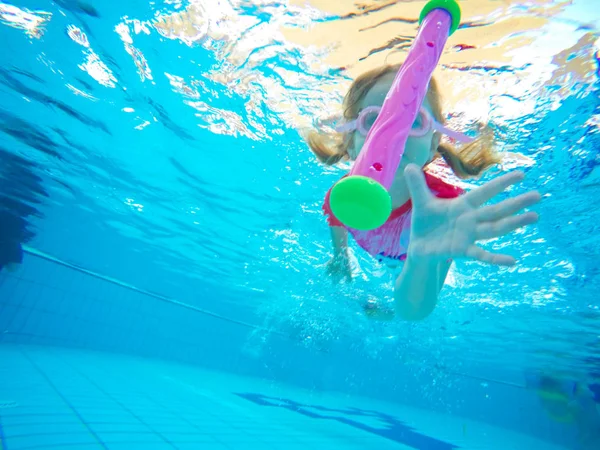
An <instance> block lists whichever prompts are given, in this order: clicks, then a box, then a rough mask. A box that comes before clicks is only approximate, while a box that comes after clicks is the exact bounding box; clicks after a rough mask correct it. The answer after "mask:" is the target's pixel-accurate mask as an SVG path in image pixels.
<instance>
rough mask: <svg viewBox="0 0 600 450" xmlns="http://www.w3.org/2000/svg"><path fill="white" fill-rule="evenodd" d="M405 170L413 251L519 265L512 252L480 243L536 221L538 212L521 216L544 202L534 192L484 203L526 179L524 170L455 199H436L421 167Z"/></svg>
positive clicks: (411, 253) (431, 255)
mask: <svg viewBox="0 0 600 450" xmlns="http://www.w3.org/2000/svg"><path fill="white" fill-rule="evenodd" d="M404 174H405V177H406V182H407V184H408V189H409V191H410V195H411V199H412V204H413V213H412V225H411V237H410V246H409V249H408V251H409V255H411V256H412V257H432V258H469V259H475V260H478V261H481V262H485V263H489V264H496V265H503V266H510V265H513V264H515V259H514V258H513V257H512V256H509V255H505V254H497V253H491V252H489V251H486V250H484V249H482V248H481V247H479V246H478V245H477V242H478V241H483V240H488V239H493V238H497V237H500V236H504V235H505V234H508V233H510V232H512V231H514V230H516V229H518V228H521V227H523V226H526V225H529V224H532V223H535V222H536V221H537V219H538V216H537V214H536V213H534V212H528V213H525V214H518V213H519V212H521V211H522V210H523V209H524V208H527V207H528V206H531V205H534V204H535V203H537V202H538V201H539V200H540V195H539V193H537V192H534V191H532V192H527V193H525V194H522V195H519V196H517V197H514V198H510V199H507V200H504V201H502V202H500V203H497V204H495V205H487V206H484V204H485V203H486V202H488V201H490V200H492V199H493V198H494V197H496V196H497V195H498V194H500V193H502V192H504V191H505V190H506V189H507V188H508V187H509V186H512V185H513V184H516V183H518V182H520V181H521V180H523V177H524V174H523V172H520V171H515V172H511V173H508V174H506V175H503V176H500V177H498V178H495V179H494V180H492V181H490V182H488V183H486V184H484V185H483V186H480V187H478V188H476V189H473V190H472V191H470V192H468V193H467V194H465V195H463V196H461V197H457V198H454V199H439V198H437V197H435V196H434V195H433V194H432V193H431V191H430V190H429V188H428V187H427V183H426V182H425V177H424V176H423V172H422V170H421V169H420V168H419V167H417V166H415V165H412V164H411V165H409V166H408V167H407V168H406V170H405V172H404ZM516 214H518V215H516Z"/></svg>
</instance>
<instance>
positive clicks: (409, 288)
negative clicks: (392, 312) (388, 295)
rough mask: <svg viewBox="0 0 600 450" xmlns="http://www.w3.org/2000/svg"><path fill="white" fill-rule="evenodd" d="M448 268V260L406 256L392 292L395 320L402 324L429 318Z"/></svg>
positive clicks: (449, 263)
mask: <svg viewBox="0 0 600 450" xmlns="http://www.w3.org/2000/svg"><path fill="white" fill-rule="evenodd" d="M451 264H452V263H451V261H450V260H440V259H439V258H433V257H430V256H411V255H410V253H409V255H408V257H407V259H406V262H405V263H404V267H403V268H402V272H401V273H400V276H398V278H397V280H396V289H395V291H394V299H395V304H396V313H397V314H398V316H399V317H401V318H402V319H404V320H421V319H424V318H425V317H427V316H428V315H429V314H431V312H432V311H433V310H434V308H435V305H436V303H437V300H438V296H439V294H440V291H441V290H442V287H443V286H444V282H445V281H446V276H447V275H448V270H450V265H451Z"/></svg>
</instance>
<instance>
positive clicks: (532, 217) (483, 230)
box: [475, 212, 538, 240]
mask: <svg viewBox="0 0 600 450" xmlns="http://www.w3.org/2000/svg"><path fill="white" fill-rule="evenodd" d="M537 221H538V215H537V213H534V212H528V213H525V214H520V215H518V216H512V217H507V218H506V219H502V220H498V221H496V222H486V223H481V224H479V225H477V228H475V238H476V239H477V240H482V239H492V238H496V237H500V236H504V235H505V234H508V233H510V232H511V231H515V230H516V229H518V228H521V227H524V226H527V225H531V224H532V223H536V222H537Z"/></svg>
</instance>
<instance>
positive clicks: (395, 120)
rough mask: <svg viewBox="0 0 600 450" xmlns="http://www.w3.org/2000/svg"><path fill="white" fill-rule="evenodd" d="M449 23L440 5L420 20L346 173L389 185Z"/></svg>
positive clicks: (437, 59)
mask: <svg viewBox="0 0 600 450" xmlns="http://www.w3.org/2000/svg"><path fill="white" fill-rule="evenodd" d="M451 25H452V16H451V15H450V13H449V12H448V11H446V10H445V9H441V8H439V9H434V10H433V11H431V12H429V14H427V16H426V17H425V18H424V19H423V22H422V23H421V26H420V28H419V32H418V33H417V37H416V38H415V40H414V42H413V44H412V46H411V48H410V50H409V52H408V56H407V58H406V61H405V62H404V63H403V64H402V67H401V68H400V70H399V71H398V74H397V75H396V78H395V79H394V83H393V84H392V88H391V89H390V91H389V93H388V95H387V97H386V99H385V101H384V103H383V106H382V108H381V112H380V113H379V116H378V117H377V119H376V120H375V123H374V124H373V126H372V127H371V129H370V131H369V133H368V134H367V137H366V140H365V144H364V146H363V148H362V150H361V152H360V154H359V155H358V158H357V159H356V161H355V162H354V165H353V167H352V169H351V171H350V175H362V176H366V177H369V178H372V179H373V180H375V181H377V182H379V183H380V184H381V185H382V186H384V187H385V188H386V189H389V188H390V186H391V185H392V182H393V181H394V176H395V174H396V171H397V170H398V167H399V166H400V160H401V159H402V155H403V154H404V147H405V145H406V140H407V139H408V135H409V132H410V130H411V127H412V125H413V123H414V121H415V119H416V118H417V115H418V114H419V110H420V108H421V105H422V104H423V100H424V99H425V95H426V94H427V87H428V85H429V81H430V80H431V76H432V75H433V71H434V70H435V68H436V66H437V64H438V62H439V60H440V57H441V55H442V51H443V49H444V45H445V44H446V41H447V40H448V36H449V31H450V27H451Z"/></svg>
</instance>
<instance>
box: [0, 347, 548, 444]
mask: <svg viewBox="0 0 600 450" xmlns="http://www.w3.org/2000/svg"><path fill="white" fill-rule="evenodd" d="M0 380H1V383H0V450H25V449H66V450H69V449H72V450H87V449H115V450H120V449H123V450H125V449H127V450H136V449H144V450H152V449H203V450H204V449H206V450H218V449H220V450H236V449H244V450H252V449H260V450H262V449H285V450H295V449H302V450H307V449H308V450H320V449H327V450H329V449H334V450H345V449H378V450H386V449H396V450H401V449H413V450H414V449H419V450H420V449H423V450H452V449H458V448H460V449H466V450H469V449H479V450H481V449H486V450H495V449H498V450H500V449H502V450H505V449H511V450H521V449H523V450H530V449H533V448H543V449H545V450H558V447H556V446H553V445H552V444H550V443H547V442H540V441H539V440H536V439H533V438H530V437H527V436H523V435H519V434H516V433H513V432H510V431H508V430H502V429H498V428H494V427H491V426H489V425H484V424H480V423H475V422H472V421H468V420H463V419H461V418H458V417H451V416H440V415H437V414H432V413H429V412H427V411H422V410H417V409H414V408H407V407H402V406H399V405H392V404H385V403H381V402H376V401H372V400H368V399H363V398H356V397H353V398H349V397H345V396H341V395H338V394H336V395H333V394H328V393H314V392H313V393H311V392H307V391H302V390H298V389H293V388H289V387H285V386H281V385H279V386H275V385H273V384H270V383H267V382H263V381H260V380H254V379H247V378H242V377H238V376H235V375H231V374H224V373H215V372H207V371H204V370H201V369H197V368H194V367H189V366H182V365H173V364H170V363H166V362H161V361H153V360H146V359H136V358H130V357H124V356H119V355H112V354H103V353H90V352H81V351H74V350H66V349H60V348H49V347H31V346H9V345H0Z"/></svg>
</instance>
